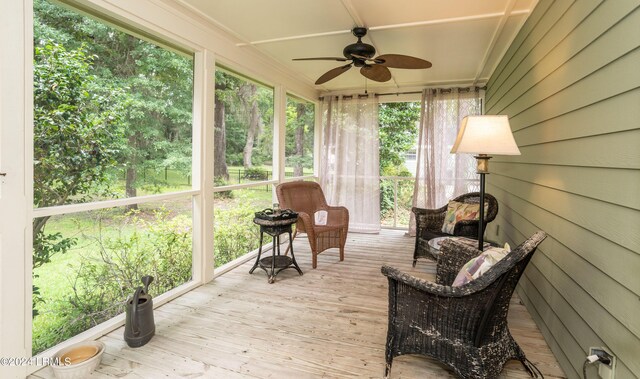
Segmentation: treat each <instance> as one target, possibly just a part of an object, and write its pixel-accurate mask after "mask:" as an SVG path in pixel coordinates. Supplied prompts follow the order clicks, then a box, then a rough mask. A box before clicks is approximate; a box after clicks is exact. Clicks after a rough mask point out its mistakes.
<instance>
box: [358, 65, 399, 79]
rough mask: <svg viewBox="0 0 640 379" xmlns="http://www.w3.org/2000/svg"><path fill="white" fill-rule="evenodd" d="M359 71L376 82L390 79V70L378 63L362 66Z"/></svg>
mask: <svg viewBox="0 0 640 379" xmlns="http://www.w3.org/2000/svg"><path fill="white" fill-rule="evenodd" d="M360 73H361V74H362V75H364V76H365V77H366V78H367V79H371V80H375V81H376V82H386V81H388V80H389V79H391V71H389V69H388V68H386V67H384V66H380V65H366V66H362V68H361V69H360Z"/></svg>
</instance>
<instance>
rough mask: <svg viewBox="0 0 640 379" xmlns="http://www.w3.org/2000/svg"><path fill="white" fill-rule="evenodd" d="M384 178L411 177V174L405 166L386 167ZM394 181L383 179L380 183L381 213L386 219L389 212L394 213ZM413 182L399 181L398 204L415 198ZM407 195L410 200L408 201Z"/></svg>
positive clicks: (383, 173)
mask: <svg viewBox="0 0 640 379" xmlns="http://www.w3.org/2000/svg"><path fill="white" fill-rule="evenodd" d="M381 175H382V176H402V177H411V176H412V175H411V172H409V170H407V168H406V167H404V165H399V166H389V167H385V168H384V170H383V172H382V173H381ZM393 182H394V181H393V179H383V180H381V181H380V213H381V214H382V216H383V217H384V216H385V215H387V214H388V213H389V212H393ZM413 185H414V183H413V181H412V180H399V181H398V203H401V202H406V201H407V200H409V201H410V200H411V196H413ZM407 194H408V195H409V199H406V197H407Z"/></svg>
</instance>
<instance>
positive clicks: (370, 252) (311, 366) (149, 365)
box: [32, 230, 564, 379]
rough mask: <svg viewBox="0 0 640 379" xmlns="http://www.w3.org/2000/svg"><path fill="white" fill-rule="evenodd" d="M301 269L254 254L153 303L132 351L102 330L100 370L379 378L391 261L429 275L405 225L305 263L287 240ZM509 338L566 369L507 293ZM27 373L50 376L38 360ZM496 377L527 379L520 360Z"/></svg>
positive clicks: (404, 367) (399, 372)
mask: <svg viewBox="0 0 640 379" xmlns="http://www.w3.org/2000/svg"><path fill="white" fill-rule="evenodd" d="M294 248H295V251H296V258H297V260H298V263H299V264H300V266H301V268H302V270H303V271H304V275H303V276H298V274H297V272H296V271H295V270H285V271H283V272H282V273H280V274H279V275H278V277H277V280H276V283H274V284H267V279H266V275H265V273H264V271H262V270H260V269H257V270H256V271H255V272H254V273H253V275H249V274H248V271H249V269H250V268H251V265H252V264H253V262H247V263H245V264H244V265H242V266H240V267H238V268H236V269H234V270H232V271H230V272H228V273H226V274H224V275H222V276H220V277H219V278H217V279H216V280H214V281H213V282H211V283H209V284H207V285H205V286H202V287H199V288H197V289H195V290H193V291H191V292H189V293H188V294H186V295H183V296H181V297H179V298H177V299H175V300H173V301H171V302H170V303H168V304H165V305H163V306H162V307H160V308H158V309H156V311H155V318H156V328H157V329H156V336H155V337H154V338H153V339H152V340H151V342H149V343H148V344H147V345H145V346H143V347H141V348H137V349H131V348H128V347H127V346H126V344H125V343H124V341H123V340H122V333H123V328H120V329H117V330H115V331H114V332H112V333H110V334H108V335H106V336H104V337H102V338H101V339H100V340H101V341H103V342H105V343H106V345H107V351H106V353H105V355H104V356H103V360H102V364H101V365H100V367H99V368H98V369H97V371H96V372H94V373H93V375H92V376H91V377H92V378H93V377H97V378H114V377H117V378H200V377H204V378H225V379H226V378H380V377H382V374H383V368H384V344H385V338H386V330H387V282H386V278H385V277H384V276H383V275H382V274H381V273H380V267H381V266H382V265H383V264H389V265H392V266H395V267H398V268H400V269H403V270H406V271H409V272H411V273H413V274H414V275H419V276H421V277H424V278H431V279H432V278H433V277H434V270H435V265H434V264H433V263H430V262H428V261H425V260H422V261H419V262H418V265H417V267H416V268H412V267H411V258H412V251H413V240H412V239H411V238H409V237H405V236H404V235H403V232H399V231H390V230H383V231H382V232H381V233H380V234H379V235H366V234H355V233H352V234H350V235H349V239H348V242H347V249H346V253H345V260H344V262H339V261H338V252H337V250H336V251H334V250H329V251H326V252H324V253H322V254H320V255H319V258H318V268H317V269H315V270H313V269H311V254H310V252H309V248H308V243H307V242H306V239H305V238H298V239H296V241H295V243H294ZM509 325H510V328H511V331H512V334H513V335H514V338H515V339H516V340H517V341H518V343H519V344H520V345H521V347H522V348H523V350H524V351H525V353H526V354H527V356H528V358H529V359H530V360H531V361H532V362H534V363H535V364H536V365H537V366H538V368H540V370H542V372H543V373H544V375H545V377H546V378H562V377H564V374H563V372H562V370H561V369H560V368H559V366H558V363H557V361H556V360H555V358H554V357H553V355H552V354H551V351H550V350H549V348H548V347H547V344H546V343H545V341H544V339H543V338H542V335H541V334H540V332H539V331H538V329H537V327H536V325H535V324H534V322H533V320H532V319H531V317H530V316H529V314H528V313H527V311H526V309H525V308H524V306H522V305H520V304H519V301H518V300H517V298H514V299H513V300H512V304H511V307H510V312H509ZM391 374H392V377H393V378H453V377H454V376H453V375H451V374H450V373H449V371H447V369H446V368H445V367H444V366H442V365H440V364H439V363H438V362H436V361H433V360H430V359H428V358H424V357H419V356H402V357H398V358H396V359H394V365H393V370H392V373H391ZM32 377H33V378H52V377H53V374H52V372H51V370H50V369H49V368H45V369H43V370H41V371H39V372H37V373H36V374H35V375H33V376H32ZM502 377H504V378H527V377H528V375H527V374H526V372H525V371H524V370H523V369H522V366H521V365H520V363H519V362H516V361H512V362H509V363H508V364H507V365H506V367H505V370H504V371H503V374H502Z"/></svg>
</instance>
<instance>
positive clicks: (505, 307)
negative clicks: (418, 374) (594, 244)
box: [382, 231, 546, 379]
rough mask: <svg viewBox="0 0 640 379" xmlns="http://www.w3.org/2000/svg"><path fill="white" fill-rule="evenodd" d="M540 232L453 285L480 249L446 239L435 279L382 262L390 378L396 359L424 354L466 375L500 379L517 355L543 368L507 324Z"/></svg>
mask: <svg viewBox="0 0 640 379" xmlns="http://www.w3.org/2000/svg"><path fill="white" fill-rule="evenodd" d="M545 237H546V234H545V233H544V232H541V231H539V232H537V233H535V234H534V235H533V236H532V237H531V238H529V239H528V240H526V241H525V242H523V243H522V244H521V245H520V246H518V247H517V248H515V249H514V250H513V251H512V252H511V253H509V254H508V255H507V256H506V257H505V258H503V259H502V260H500V261H499V262H498V263H497V264H496V265H495V266H493V267H492V268H490V269H489V270H488V271H487V272H485V273H484V274H482V275H481V276H480V277H479V278H477V279H475V280H472V281H471V282H469V283H467V284H465V285H463V286H460V287H451V283H453V280H454V279H455V277H456V275H457V274H458V271H459V270H460V269H461V268H462V266H463V265H464V264H465V263H466V262H467V261H468V260H469V259H471V258H472V257H474V256H476V255H478V254H479V253H480V251H479V250H476V249H475V248H473V247H471V246H468V245H465V244H462V243H459V242H456V241H452V240H445V241H444V242H443V243H442V249H441V253H440V256H439V257H438V267H437V271H436V282H435V283H432V282H428V281H425V280H422V279H418V278H416V277H413V276H411V275H409V274H407V273H404V272H401V271H399V270H397V269H395V268H392V267H388V266H383V267H382V273H383V274H384V275H386V276H387V278H388V279H389V327H388V330H387V345H386V351H385V357H386V363H387V365H386V369H385V377H388V375H389V372H390V370H391V364H392V362H393V358H394V357H397V356H400V355H404V354H422V355H427V356H430V357H432V358H435V359H437V360H439V361H440V362H442V363H444V364H445V365H447V366H449V367H450V368H451V369H453V371H454V372H455V373H456V374H457V375H458V376H460V377H461V378H473V379H481V378H482V379H485V378H495V377H497V376H498V375H499V374H500V372H501V371H502V367H503V365H504V364H505V363H506V362H507V361H508V360H510V359H517V360H519V361H520V362H522V364H523V365H524V367H525V368H526V369H527V371H528V372H529V374H531V376H534V375H536V376H537V374H534V372H536V371H537V372H538V373H539V370H537V368H536V367H535V366H533V365H532V364H531V362H529V361H528V360H527V359H526V357H525V355H524V352H523V351H522V349H520V347H519V346H518V344H517V343H516V342H515V341H514V340H513V337H511V334H510V333H509V327H508V326H507V313H508V311H509V301H510V299H511V295H512V294H513V291H514V289H515V287H516V284H517V283H518V280H519V279H520V276H521V275H522V273H523V271H524V269H525V268H526V266H527V263H529V260H530V259H531V256H532V255H533V253H534V252H535V250H536V248H537V246H538V245H539V244H540V242H542V240H544V239H545Z"/></svg>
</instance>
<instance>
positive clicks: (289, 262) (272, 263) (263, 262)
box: [249, 224, 302, 284]
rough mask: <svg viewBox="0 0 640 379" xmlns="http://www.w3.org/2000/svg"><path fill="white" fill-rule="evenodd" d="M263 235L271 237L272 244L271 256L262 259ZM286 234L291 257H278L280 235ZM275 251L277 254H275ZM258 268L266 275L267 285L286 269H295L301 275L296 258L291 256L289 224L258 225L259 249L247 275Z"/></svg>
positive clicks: (291, 245) (291, 244) (291, 246)
mask: <svg viewBox="0 0 640 379" xmlns="http://www.w3.org/2000/svg"><path fill="white" fill-rule="evenodd" d="M264 233H267V234H268V235H270V236H271V237H273V243H272V246H271V256H270V257H264V258H261V256H262V241H263V239H264ZM284 233H287V234H288V235H289V250H290V251H291V257H289V256H286V255H280V235H281V234H284ZM276 249H277V251H278V252H277V254H276ZM257 267H260V268H261V269H263V270H264V272H266V273H267V276H268V278H269V284H271V283H273V282H275V280H276V276H277V275H278V274H279V273H280V271H282V270H285V269H287V268H295V269H296V270H297V271H298V274H300V275H302V270H300V266H298V263H297V262H296V257H295V255H294V254H293V239H292V238H291V224H289V225H277V226H264V225H260V248H259V249H258V257H257V258H256V263H254V265H253V267H251V270H249V274H253V271H254V270H255V269H256V268H257Z"/></svg>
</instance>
